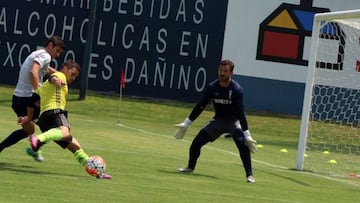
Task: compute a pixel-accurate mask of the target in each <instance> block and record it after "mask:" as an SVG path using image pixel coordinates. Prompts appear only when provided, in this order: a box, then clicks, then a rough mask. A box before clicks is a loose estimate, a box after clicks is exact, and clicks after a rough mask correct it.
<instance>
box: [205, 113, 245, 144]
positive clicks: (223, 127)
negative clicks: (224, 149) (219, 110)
mask: <svg viewBox="0 0 360 203" xmlns="http://www.w3.org/2000/svg"><path fill="white" fill-rule="evenodd" d="M235 128H240V129H241V126H240V122H239V121H238V120H234V119H227V118H212V119H211V120H210V121H209V122H208V123H207V124H206V125H205V126H204V127H203V130H205V131H206V132H207V133H208V134H209V136H210V137H211V141H214V140H216V139H217V138H218V137H220V135H222V134H223V133H232V132H233V130H234V129H235Z"/></svg>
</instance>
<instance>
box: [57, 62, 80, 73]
mask: <svg viewBox="0 0 360 203" xmlns="http://www.w3.org/2000/svg"><path fill="white" fill-rule="evenodd" d="M65 66H66V67H67V68H70V69H71V68H75V69H76V70H77V71H79V73H80V72H81V68H80V65H79V64H78V63H76V62H75V61H74V60H72V59H68V60H66V61H65V62H64V63H63V64H62V65H61V69H62V68H63V67H65Z"/></svg>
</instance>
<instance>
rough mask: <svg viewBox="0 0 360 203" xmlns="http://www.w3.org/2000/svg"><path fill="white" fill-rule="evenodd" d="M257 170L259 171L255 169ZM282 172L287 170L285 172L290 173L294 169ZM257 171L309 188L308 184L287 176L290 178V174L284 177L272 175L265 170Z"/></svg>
mask: <svg viewBox="0 0 360 203" xmlns="http://www.w3.org/2000/svg"><path fill="white" fill-rule="evenodd" d="M257 170H259V169H257ZM283 170H287V171H289V170H290V171H292V170H294V169H283ZM259 171H262V172H263V173H267V174H270V175H272V176H274V177H279V178H282V179H286V180H289V181H291V182H294V183H297V184H299V185H302V186H310V184H308V183H306V182H304V181H300V180H298V179H295V178H292V177H289V176H291V175H292V174H289V176H286V175H280V174H279V173H272V172H269V171H265V170H261V169H260V170H259ZM294 173H295V172H294Z"/></svg>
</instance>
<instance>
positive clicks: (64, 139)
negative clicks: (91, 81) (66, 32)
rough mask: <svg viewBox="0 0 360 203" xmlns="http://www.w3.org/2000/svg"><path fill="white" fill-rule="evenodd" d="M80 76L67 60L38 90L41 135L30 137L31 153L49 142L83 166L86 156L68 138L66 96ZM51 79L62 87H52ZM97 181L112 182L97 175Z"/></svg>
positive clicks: (77, 143)
mask: <svg viewBox="0 0 360 203" xmlns="http://www.w3.org/2000/svg"><path fill="white" fill-rule="evenodd" d="M79 73H80V66H79V65H78V64H77V63H76V62H74V61H73V60H67V61H66V62H65V63H64V64H63V65H62V66H61V70H60V71H59V72H55V73H53V74H52V75H50V77H49V79H48V80H47V81H46V82H44V84H43V85H42V86H41V88H39V89H38V90H37V93H38V94H39V95H40V98H41V101H40V117H39V122H38V125H39V127H40V129H41V132H42V134H39V135H37V136H35V135H30V145H31V148H32V150H33V151H34V152H37V151H38V150H39V148H40V147H41V146H42V145H43V144H45V143H46V142H49V141H51V140H53V141H55V142H56V143H57V144H59V145H60V146H61V147H62V148H64V149H65V148H67V149H68V150H70V151H71V152H72V153H73V154H74V156H75V158H76V160H77V161H78V162H79V163H80V164H82V165H85V163H86V161H87V160H88V159H89V156H88V155H87V154H86V153H85V151H84V150H83V149H82V147H81V145H80V143H79V142H78V141H77V140H76V138H75V137H73V136H72V135H70V124H69V122H68V120H67V111H65V106H66V96H67V94H68V85H69V84H70V83H72V82H73V81H74V80H75V79H76V78H77V76H78V75H79ZM53 78H57V79H58V80H60V81H61V84H62V85H61V86H60V87H58V86H57V85H56V84H53V83H52V82H51V81H53ZM97 178H99V179H111V178H112V177H111V176H110V175H108V174H105V173H103V174H100V175H98V176H97Z"/></svg>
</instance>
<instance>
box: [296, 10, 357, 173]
mask: <svg viewBox="0 0 360 203" xmlns="http://www.w3.org/2000/svg"><path fill="white" fill-rule="evenodd" d="M359 127H360V9H359V10H349V11H339V12H327V13H319V14H316V15H315V17H314V22H313V29H312V37H311V47H310V56H309V65H308V72H307V79H306V84H305V92H304V101H303V109H302V115H301V126H300V134H299V142H298V152H297V160H296V169H297V170H304V166H305V162H309V163H308V164H306V165H307V166H309V167H308V168H306V170H312V171H318V172H325V171H323V170H324V168H326V167H327V168H328V169H326V170H327V171H328V172H330V173H332V174H339V172H338V171H336V170H334V171H332V169H333V168H334V166H335V165H337V166H339V167H344V168H346V169H344V171H343V172H344V173H347V172H349V171H354V170H356V169H355V168H356V166H355V165H356V164H358V165H357V168H358V169H357V171H359V170H360V165H359V157H356V156H359V155H360V129H359ZM354 155H355V156H354ZM351 159H358V160H357V161H356V160H351ZM311 162H313V163H311ZM338 162H341V165H340V164H336V163H338ZM331 164H332V165H331ZM346 164H348V165H349V166H348V165H346ZM315 165H317V167H316V166H315ZM351 165H353V166H351ZM312 166H314V167H312ZM340 170H343V169H340Z"/></svg>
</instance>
